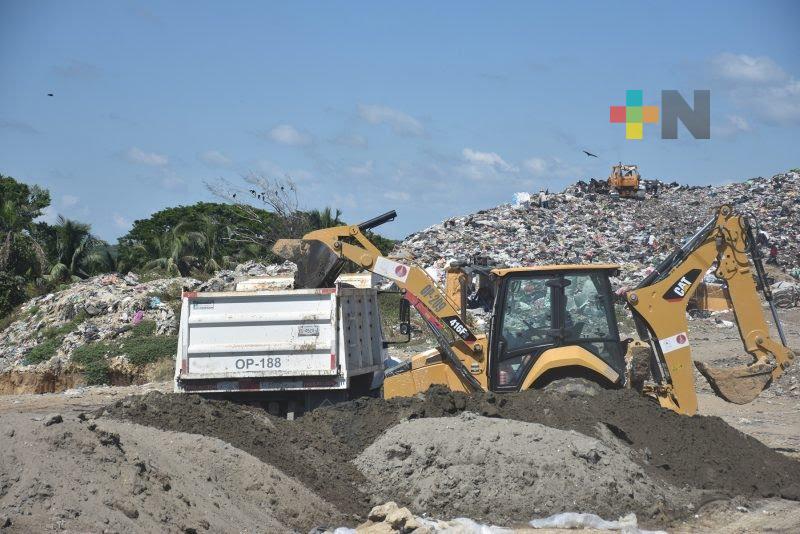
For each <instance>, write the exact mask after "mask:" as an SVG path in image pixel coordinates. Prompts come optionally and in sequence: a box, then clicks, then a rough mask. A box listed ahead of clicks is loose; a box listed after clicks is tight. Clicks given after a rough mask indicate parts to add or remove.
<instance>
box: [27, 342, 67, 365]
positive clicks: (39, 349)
mask: <svg viewBox="0 0 800 534" xmlns="http://www.w3.org/2000/svg"><path fill="white" fill-rule="evenodd" d="M62 341H64V337H63V336H62V337H60V338H50V339H45V340H44V341H42V342H41V343H39V344H38V345H36V346H35V347H33V348H32V349H31V350H30V351H28V354H26V355H25V362H24V363H25V365H35V364H37V363H42V362H46V361H47V360H49V359H50V358H52V357H53V356H55V355H56V352H57V351H58V347H60V346H61V342H62Z"/></svg>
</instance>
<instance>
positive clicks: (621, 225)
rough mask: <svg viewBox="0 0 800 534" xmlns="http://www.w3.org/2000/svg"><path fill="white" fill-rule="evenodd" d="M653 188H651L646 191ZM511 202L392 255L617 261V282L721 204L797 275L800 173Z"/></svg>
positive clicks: (634, 275)
mask: <svg viewBox="0 0 800 534" xmlns="http://www.w3.org/2000/svg"><path fill="white" fill-rule="evenodd" d="M653 190H655V191H657V192H656V193H653V192H652V191H653ZM515 199H516V202H515V203H513V204H503V205H500V206H497V207H495V208H491V209H487V210H481V211H478V212H477V213H473V214H470V215H465V216H461V217H453V218H451V219H447V220H445V221H443V222H442V223H440V224H436V225H434V226H431V227H429V228H426V229H425V230H422V231H420V232H417V233H414V234H411V235H410V236H408V237H407V238H406V239H405V240H404V241H403V242H402V243H400V244H399V245H398V247H397V250H396V251H395V252H396V253H399V254H400V253H406V254H409V253H410V254H411V255H412V256H413V257H414V258H416V260H417V261H418V262H419V263H421V264H422V265H423V266H425V267H426V268H431V267H432V268H434V269H436V268H442V267H444V266H445V265H446V264H447V262H448V261H450V260H468V261H473V262H480V261H484V262H486V263H488V264H491V265H499V266H508V267H516V266H522V265H543V264H553V263H587V262H601V263H619V264H620V265H621V266H622V269H621V280H619V283H620V284H622V285H630V284H633V283H635V282H637V281H638V280H641V279H642V278H643V277H644V275H645V274H646V272H647V270H648V269H649V268H650V267H651V266H653V265H655V264H657V263H658V262H659V261H660V260H661V259H662V258H663V257H665V256H666V255H667V254H668V253H669V252H671V251H672V250H673V249H674V248H675V247H676V246H678V245H680V244H681V243H682V242H683V241H684V240H685V239H686V238H688V237H689V236H691V235H692V234H693V233H694V232H695V231H697V230H698V229H699V228H700V227H702V226H703V225H704V224H705V223H706V222H707V221H708V220H709V219H710V218H711V217H712V216H713V215H714V213H715V210H716V209H717V208H718V207H719V206H720V205H722V204H730V205H732V206H733V207H734V209H736V210H737V212H739V213H747V214H750V215H752V222H753V224H757V225H758V230H759V231H760V233H761V234H762V235H761V239H760V240H759V241H760V243H761V246H762V247H763V249H762V250H763V252H764V254H765V255H768V252H769V249H770V248H771V245H773V244H774V245H775V246H776V247H777V250H778V257H777V261H778V264H779V266H780V267H781V268H782V269H783V270H784V271H785V272H786V273H788V274H791V275H792V276H793V277H794V278H798V277H800V241H798V240H797V237H796V236H797V235H798V234H800V172H798V171H797V170H793V171H789V172H786V173H781V174H776V175H775V176H773V177H772V178H762V177H758V178H752V179H750V180H747V181H745V182H740V183H731V184H726V185H719V186H706V187H697V186H681V185H679V184H677V183H672V184H665V183H659V184H658V187H656V188H651V193H649V194H648V195H647V196H646V198H645V199H644V200H634V199H618V198H617V199H615V198H613V197H612V196H611V195H609V194H607V193H602V192H601V193H597V192H594V193H589V192H588V190H587V188H586V187H585V183H578V184H574V185H571V186H569V187H567V188H566V189H564V191H562V192H560V193H555V194H550V195H549V197H548V199H547V200H548V207H540V206H539V202H538V195H536V194H534V195H531V194H519V193H518V194H516V195H515Z"/></svg>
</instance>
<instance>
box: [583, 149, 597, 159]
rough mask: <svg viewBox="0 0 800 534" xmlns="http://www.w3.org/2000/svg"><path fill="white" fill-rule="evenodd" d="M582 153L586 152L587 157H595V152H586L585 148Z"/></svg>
mask: <svg viewBox="0 0 800 534" xmlns="http://www.w3.org/2000/svg"><path fill="white" fill-rule="evenodd" d="M583 153H584V154H586V155H587V156H589V157H592V158H596V157H597V154H592V153H591V152H587V151H586V150H584V151H583Z"/></svg>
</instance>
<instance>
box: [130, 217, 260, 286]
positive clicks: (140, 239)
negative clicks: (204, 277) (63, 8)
mask: <svg viewBox="0 0 800 534" xmlns="http://www.w3.org/2000/svg"><path fill="white" fill-rule="evenodd" d="M272 217H273V216H272V215H271V214H270V213H268V212H267V211H264V210H258V209H255V210H250V211H248V212H247V214H245V213H244V212H243V210H242V209H241V208H240V207H239V206H235V205H229V204H219V203H211V202H198V203H197V204H194V205H191V206H177V207H172V208H166V209H163V210H161V211H158V212H156V213H154V214H153V215H151V216H150V217H149V218H147V219H141V220H137V221H135V222H134V223H133V227H132V228H131V230H130V231H129V232H128V233H127V234H125V235H124V236H122V237H121V238H120V239H119V249H118V258H119V260H118V261H119V262H120V268H121V269H122V270H124V269H144V270H149V269H159V270H163V271H167V272H172V273H173V274H176V273H181V274H184V275H185V274H188V273H189V272H190V271H191V270H192V269H197V270H200V271H206V272H211V271H214V270H216V269H219V268H220V267H222V266H225V265H229V264H231V263H235V262H238V261H244V260H247V259H253V258H259V259H264V258H269V259H272V254H271V251H270V250H269V248H267V246H265V244H263V243H260V242H258V241H256V240H255V239H250V237H251V236H255V235H257V234H258V233H259V232H264V231H266V230H268V229H269V228H270V227H271V224H272Z"/></svg>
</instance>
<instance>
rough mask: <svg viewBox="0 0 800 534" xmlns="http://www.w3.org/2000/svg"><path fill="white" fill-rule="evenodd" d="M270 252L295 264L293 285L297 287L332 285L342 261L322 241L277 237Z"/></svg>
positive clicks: (311, 287)
mask: <svg viewBox="0 0 800 534" xmlns="http://www.w3.org/2000/svg"><path fill="white" fill-rule="evenodd" d="M272 252H274V253H275V254H277V255H278V256H280V257H281V258H283V259H285V260H289V261H291V262H294V263H295V264H296V265H297V272H295V274H294V286H295V287H296V288H299V289H314V288H318V287H333V285H334V283H335V281H336V277H337V276H339V273H340V272H341V270H342V266H343V265H344V261H343V260H342V259H341V258H339V257H338V256H337V255H336V254H335V253H334V252H333V251H332V250H331V249H329V248H328V247H327V246H326V245H325V244H324V243H322V242H320V241H316V240H306V239H278V240H277V241H276V242H275V245H273V246H272Z"/></svg>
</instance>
